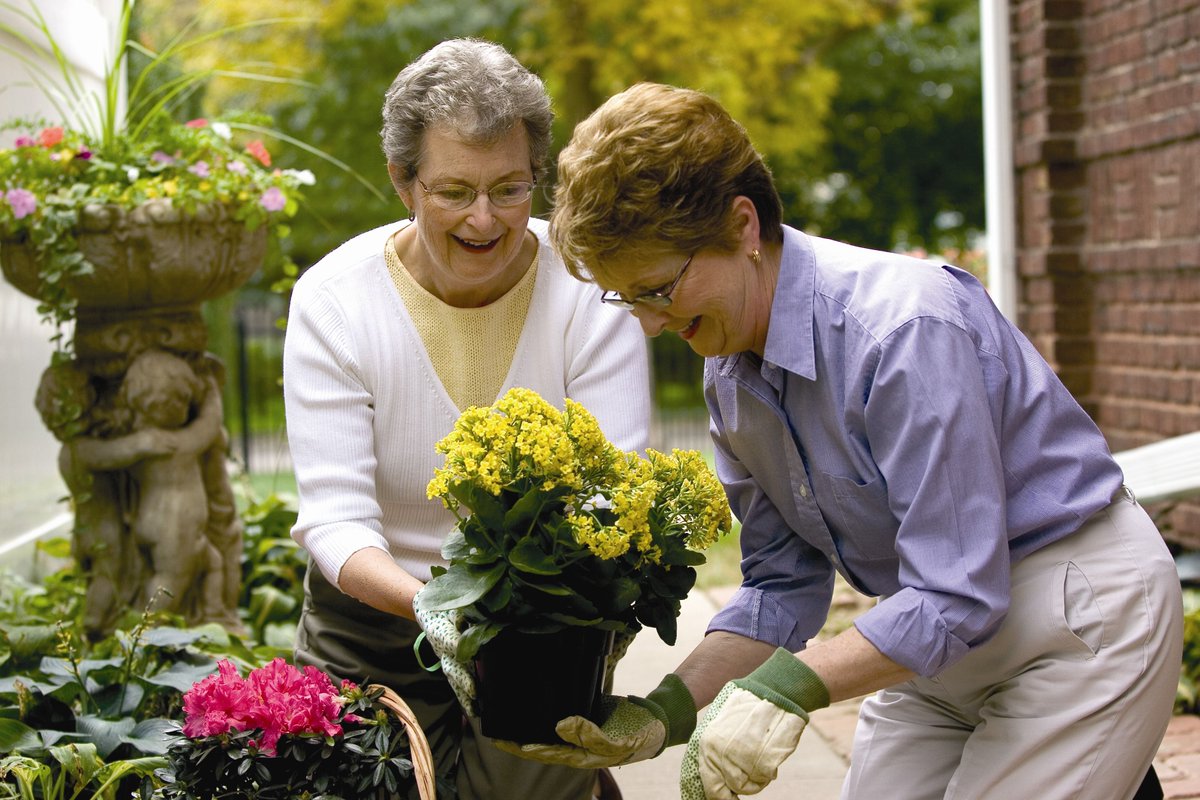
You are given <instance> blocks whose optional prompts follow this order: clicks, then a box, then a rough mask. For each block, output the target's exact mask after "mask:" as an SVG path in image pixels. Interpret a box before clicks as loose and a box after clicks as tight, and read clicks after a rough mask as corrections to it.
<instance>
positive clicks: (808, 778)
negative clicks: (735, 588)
mask: <svg viewBox="0 0 1200 800" xmlns="http://www.w3.org/2000/svg"><path fill="white" fill-rule="evenodd" d="M721 600H722V601H723V598H721ZM718 608H719V606H718V604H717V600H716V599H714V597H713V596H712V595H710V594H708V593H707V592H703V591H694V592H692V594H691V596H689V597H688V599H687V600H686V601H684V603H683V610H682V613H681V614H680V617H679V636H678V640H677V641H676V644H675V646H674V647H668V646H667V645H665V644H663V642H662V640H660V639H659V638H658V634H657V633H655V632H654V631H653V630H644V631H643V632H642V633H640V634H638V637H637V638H636V639H634V641H633V644H632V645H630V647H629V652H628V653H626V654H625V658H623V659H622V660H621V663H620V665H619V666H618V667H617V672H616V675H615V677H614V679H613V683H614V690H615V693H616V694H639V695H644V694H645V693H646V692H649V691H650V690H651V689H653V688H654V687H655V686H657V685H658V682H659V681H660V680H661V679H662V676H663V675H666V674H667V673H668V672H671V671H672V670H674V669H675V667H676V666H678V665H679V662H680V661H682V660H683V659H684V657H685V656H687V654H688V653H690V652H691V651H692V648H693V647H695V646H696V644H697V643H699V641H700V640H701V639H702V638H704V631H705V629H706V628H707V627H708V621H709V620H710V619H712V617H713V615H714V614H715V613H716V612H717V609H718ZM857 714H858V702H857V701H850V702H848V703H839V704H837V705H835V706H832V707H831V708H827V709H822V710H821V711H818V712H816V713H815V714H813V715H812V719H811V721H810V724H809V726H808V729H807V730H806V731H805V732H804V735H803V736H801V737H800V745H799V747H797V748H796V752H795V753H793V754H792V756H791V758H789V759H788V760H787V761H786V762H784V764H783V767H782V769H781V770H780V773H779V778H778V779H777V780H775V781H774V782H773V783H772V784H771V785H769V786H768V787H767V788H766V789H764V790H763V791H762V792H760V793H759V794H756V795H754V797H755V798H761V799H762V800H794V799H795V798H797V797H803V798H805V800H837V798H838V796H839V794H840V792H841V787H842V779H843V778H844V777H845V775H846V766H847V764H848V760H847V759H848V756H849V752H850V736H851V735H852V733H853V730H854V722H855V720H856V719H857ZM682 758H683V747H682V746H681V747H672V748H669V749H667V750H666V751H664V752H663V754H662V755H660V756H659V757H658V758H655V759H651V760H649V761H642V762H639V763H637V764H629V765H628V766H624V767H617V768H616V769H614V770H613V776H614V777H615V778H616V780H617V784H618V785H619V786H620V787H621V793H622V795H624V798H625V800H664V799H665V798H671V797H678V796H679V764H680V761H681V760H682Z"/></svg>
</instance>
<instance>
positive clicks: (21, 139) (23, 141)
mask: <svg viewBox="0 0 1200 800" xmlns="http://www.w3.org/2000/svg"><path fill="white" fill-rule="evenodd" d="M13 144H15V145H16V146H17V147H33V146H34V145H35V144H37V142H35V141H34V140H33V137H32V136H18V137H17V140H16V141H15V142H13Z"/></svg>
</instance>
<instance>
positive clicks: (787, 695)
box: [679, 647, 829, 800]
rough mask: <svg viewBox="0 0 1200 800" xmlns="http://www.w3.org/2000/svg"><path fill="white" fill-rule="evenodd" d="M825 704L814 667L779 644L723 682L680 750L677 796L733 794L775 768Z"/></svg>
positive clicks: (754, 788) (691, 799)
mask: <svg viewBox="0 0 1200 800" xmlns="http://www.w3.org/2000/svg"><path fill="white" fill-rule="evenodd" d="M827 705H829V691H828V690H827V689H826V688H825V684H824V683H823V682H822V681H821V679H820V677H818V676H817V673H815V672H813V671H812V670H811V669H809V668H808V666H807V665H806V664H805V663H804V662H802V661H801V660H800V659H798V658H796V657H795V656H794V655H792V654H791V653H789V652H788V651H787V650H785V649H783V648H782V647H781V648H779V649H778V650H776V651H775V652H774V653H772V654H771V657H770V658H768V659H767V660H766V661H764V662H763V664H762V666H760V667H759V668H758V669H756V670H754V671H753V672H751V673H750V674H749V675H747V676H746V677H745V678H739V679H737V680H734V681H730V682H729V683H727V684H725V686H724V687H723V688H722V689H721V692H720V693H719V694H718V695H717V698H716V699H715V700H713V702H712V705H710V706H709V707H708V711H707V712H706V713H705V715H704V719H703V720H702V721H701V722H700V725H699V726H698V727H697V728H696V731H695V733H693V734H692V737H691V739H690V740H689V741H688V746H687V750H685V751H684V755H683V765H682V766H681V767H680V774H679V795H680V798H681V800H705V798H707V800H733V798H736V797H737V796H738V795H742V794H755V793H757V792H761V791H762V790H763V788H764V787H766V785H767V784H768V783H770V782H771V781H773V780H775V777H776V776H777V775H778V774H779V765H780V764H782V763H783V761H784V759H786V758H787V757H788V756H790V755H791V754H792V752H793V751H795V749H796V745H797V744H799V742H800V734H801V733H803V732H804V726H806V725H807V724H808V712H809V711H815V710H817V709H818V708H824V707H825V706H827Z"/></svg>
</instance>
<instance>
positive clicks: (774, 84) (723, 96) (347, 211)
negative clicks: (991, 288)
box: [137, 0, 984, 406]
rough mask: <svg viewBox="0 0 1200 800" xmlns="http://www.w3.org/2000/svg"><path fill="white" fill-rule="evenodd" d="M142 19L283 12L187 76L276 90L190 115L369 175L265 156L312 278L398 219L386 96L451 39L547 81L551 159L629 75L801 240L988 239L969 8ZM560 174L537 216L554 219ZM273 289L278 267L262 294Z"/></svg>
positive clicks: (797, 2)
mask: <svg viewBox="0 0 1200 800" xmlns="http://www.w3.org/2000/svg"><path fill="white" fill-rule="evenodd" d="M137 9H138V13H139V14H140V18H139V31H140V35H141V36H142V37H143V39H144V40H145V41H146V43H147V44H148V45H149V46H151V47H156V48H157V47H161V46H162V44H163V43H164V42H165V41H167V40H169V38H170V37H171V36H173V35H175V34H177V33H178V32H179V31H180V30H182V29H184V27H185V26H187V25H197V26H199V27H200V28H201V29H203V28H204V27H205V26H211V27H212V28H214V29H215V28H220V27H224V26H228V25H231V24H234V25H237V24H243V23H249V22H251V21H252V20H257V19H262V18H264V17H279V18H287V20H288V21H287V22H286V23H285V24H280V25H273V26H267V27H248V28H247V29H246V30H245V32H244V36H242V37H241V39H240V40H239V41H238V42H236V43H235V44H234V45H233V46H232V47H231V46H230V45H229V44H228V43H223V44H222V47H221V51H220V52H219V53H214V52H207V51H205V50H204V49H203V48H197V49H195V50H193V51H189V53H188V58H189V59H190V60H191V63H190V64H189V65H188V66H189V67H192V68H194V67H195V66H198V65H199V66H204V65H210V64H215V63H217V60H218V59H219V60H220V62H221V63H231V62H232V63H235V64H244V65H255V66H256V67H258V68H259V69H261V68H262V66H263V65H264V64H268V63H269V64H271V65H272V68H273V69H274V70H275V71H276V74H278V76H279V78H280V80H281V83H280V84H278V85H276V86H266V87H264V86H263V85H262V84H256V83H250V82H245V81H238V80H237V79H236V75H231V76H224V75H219V76H217V79H216V80H214V81H213V83H212V85H211V86H210V88H209V89H208V90H207V92H206V94H205V96H204V97H202V98H192V100H191V101H190V102H192V103H193V104H194V106H195V107H196V109H197V113H200V112H201V111H204V110H208V111H209V112H210V113H213V112H216V111H218V110H221V111H225V110H229V109H232V108H238V107H241V108H248V109H253V110H257V111H263V112H266V113H268V114H270V115H272V116H273V117H274V119H275V125H276V127H277V128H278V129H279V130H281V131H286V133H287V134H288V135H290V136H292V137H294V138H296V139H299V140H302V141H304V142H308V143H310V144H311V145H314V146H316V147H318V148H320V149H322V150H323V151H325V152H327V153H329V154H330V155H331V156H333V157H334V158H336V159H338V160H339V161H340V162H343V163H344V164H345V165H346V166H348V167H349V168H351V169H352V170H353V171H354V172H355V173H357V175H358V176H359V177H356V176H355V175H352V174H350V173H348V172H347V171H345V170H344V169H339V168H338V167H335V166H333V165H331V164H329V163H327V162H325V161H322V160H319V159H316V158H314V157H313V156H312V155H310V154H309V153H307V152H305V151H303V150H301V149H297V148H295V147H287V146H286V145H278V144H275V145H272V151H273V152H277V153H278V157H277V163H279V164H280V166H283V167H295V168H306V169H311V170H312V171H313V172H314V173H316V176H317V183H316V185H315V186H313V187H312V188H311V189H310V190H309V191H308V192H307V196H306V201H305V207H304V208H303V210H302V211H301V214H300V215H299V216H298V217H297V218H296V219H295V221H294V224H293V229H292V235H291V237H290V239H289V241H288V244H287V246H288V247H289V248H290V250H289V255H290V256H291V258H292V259H293V260H294V261H295V263H296V264H298V265H299V267H300V268H301V269H303V268H304V267H306V266H308V265H310V264H312V263H314V262H315V261H316V260H318V259H319V258H320V257H321V256H322V255H324V254H325V253H326V252H328V251H329V250H331V249H332V248H334V247H335V246H337V245H338V244H339V243H341V242H342V241H344V240H346V239H348V238H349V237H351V236H353V235H354V234H356V233H358V232H360V231H363V230H367V229H369V228H371V227H374V226H376V225H381V224H386V223H387V222H389V221H392V220H395V219H398V218H400V217H402V216H404V215H405V214H406V211H405V209H404V208H403V206H402V205H401V203H400V201H399V200H398V199H396V198H395V197H394V193H393V192H392V190H391V187H390V185H389V183H388V180H387V173H386V168H385V163H384V159H383V155H382V153H381V152H380V149H379V127H380V106H381V105H382V99H383V94H384V91H385V90H386V88H387V86H388V85H389V84H390V83H391V81H392V79H393V78H394V77H395V74H396V72H398V71H399V70H400V69H401V68H402V67H403V66H404V65H405V64H407V63H408V62H409V61H410V60H412V59H413V58H414V57H416V56H417V55H419V54H420V53H421V52H423V51H424V50H426V49H428V48H429V47H430V46H432V45H433V44H435V43H436V42H438V41H441V40H443V39H446V38H451V37H457V36H478V37H482V38H487V39H491V40H494V41H497V42H500V43H501V44H503V45H505V46H506V47H507V48H508V49H509V50H511V51H512V52H513V53H514V55H516V56H517V58H518V59H520V60H521V61H522V62H523V63H524V64H526V65H527V66H528V67H530V68H531V69H533V70H534V71H536V72H537V73H538V74H540V75H541V76H542V78H543V79H544V80H545V82H546V85H547V87H548V88H549V90H550V93H551V95H552V97H553V100H554V106H555V110H556V113H557V121H556V130H555V135H554V144H555V146H556V147H561V146H562V145H563V144H565V143H566V141H567V140H568V139H569V137H570V132H571V130H572V129H573V128H574V125H575V124H576V123H577V122H578V121H579V120H580V119H582V118H583V117H585V116H587V114H589V113H590V112H591V111H592V110H593V109H594V108H596V106H598V105H599V104H600V103H601V102H603V101H604V100H605V99H606V98H607V97H609V96H611V95H612V94H614V93H616V92H618V91H620V90H622V89H624V88H626V87H627V86H629V85H631V84H633V83H635V82H637V81H640V80H653V81H660V82H665V83H671V84H675V85H682V86H689V87H691V88H695V89H699V90H702V91H705V92H708V93H710V94H712V95H714V96H715V97H717V98H718V99H719V100H720V101H721V102H722V103H723V104H724V105H725V106H726V107H727V108H728V109H729V110H730V112H731V113H732V114H733V115H734V116H735V117H736V118H737V119H738V120H740V121H741V122H742V123H743V124H744V125H745V126H746V128H747V130H748V132H749V133H750V136H751V138H752V139H753V141H754V142H755V144H756V146H757V147H758V148H759V150H760V151H761V152H763V153H764V155H765V156H766V157H767V159H768V162H769V163H770V165H771V167H772V169H773V171H774V173H775V176H776V179H777V181H778V184H779V186H780V189H781V192H782V194H783V196H784V202H785V207H786V219H787V220H788V221H789V222H790V223H791V224H793V225H795V226H797V227H800V228H803V229H805V230H808V231H809V232H812V233H815V234H820V235H825V236H831V237H834V238H839V239H843V240H845V241H848V242H852V243H856V244H862V245H866V246H872V247H878V248H882V249H917V248H924V249H927V250H930V251H935V252H936V251H941V250H943V249H945V248H949V247H955V248H965V247H970V246H972V245H973V242H974V240H975V239H976V238H977V237H978V236H979V232H980V231H981V230H982V228H983V224H984V208H983V155H982V141H983V134H982V119H981V114H982V111H981V88H980V80H981V78H980V75H981V73H980V59H979V21H978V15H979V12H978V5H977V2H976V0H757V1H756V2H755V3H751V4H747V3H743V2H735V1H734V0H602V1H600V2H597V0H438V1H437V2H433V1H432V0H407V1H404V0H400V1H397V0H260V2H258V3H254V4H247V3H245V2H244V0H141V1H140V2H139V3H138V6H137ZM193 20H194V21H193ZM234 72H236V70H234ZM285 81H286V82H285ZM548 177H549V180H548V181H547V185H544V186H542V187H541V191H540V192H539V193H538V194H537V195H536V196H535V208H534V210H535V213H537V214H539V215H543V214H545V213H546V212H548V210H549V201H548V199H549V198H550V197H551V196H552V186H551V185H549V184H550V183H551V182H552V181H553V174H552V173H551V175H550V176H548ZM360 178H361V179H362V180H365V181H366V182H367V183H369V184H370V185H371V187H372V188H371V190H368V189H367V187H366V186H364V185H363V183H362V182H361V181H360ZM381 198H387V199H386V200H384V199H381ZM280 277H281V276H280V275H279V274H273V273H271V272H269V271H268V272H267V273H266V274H264V276H263V277H262V278H261V279H260V281H259V283H258V286H259V287H260V288H261V287H267V286H270V285H271V284H272V283H274V282H276V281H278V279H279V278H280ZM246 291H247V292H248V293H253V291H254V287H250V288H249V289H247V290H246ZM653 348H654V353H655V370H656V379H657V380H656V383H657V393H658V400H659V402H660V404H663V405H667V406H692V405H695V404H697V403H698V402H700V399H699V388H700V387H699V384H700V380H699V370H700V360H699V359H698V358H695V357H693V356H692V355H691V352H690V350H689V349H688V348H687V346H686V345H685V344H684V343H683V342H682V341H680V340H678V339H677V338H675V337H660V338H659V339H656V340H655V341H654V344H653ZM222 355H223V354H222ZM227 362H228V359H227ZM235 402H236V401H235Z"/></svg>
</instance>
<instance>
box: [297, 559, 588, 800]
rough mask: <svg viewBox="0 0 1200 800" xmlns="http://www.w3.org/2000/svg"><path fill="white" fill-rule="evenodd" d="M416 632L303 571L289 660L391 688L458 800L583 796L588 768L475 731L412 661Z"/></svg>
mask: <svg viewBox="0 0 1200 800" xmlns="http://www.w3.org/2000/svg"><path fill="white" fill-rule="evenodd" d="M420 633H421V628H420V626H418V625H417V624H416V623H415V622H412V621H410V620H406V619H403V618H401V617H396V616H393V615H391V614H387V613H384V612H382V611H379V610H377V609H374V608H372V607H370V606H368V605H366V604H365V603H360V602H359V601H357V600H355V599H354V598H352V597H350V596H348V595H346V594H343V593H342V592H341V591H339V590H338V589H337V588H335V587H334V586H333V585H331V584H330V583H329V581H327V580H325V577H324V576H323V575H321V572H320V570H318V569H316V568H315V567H313V568H310V569H309V570H308V575H307V577H306V579H305V592H304V608H303V610H302V612H301V615H300V627H299V630H297V632H296V651H295V659H296V663H297V664H299V665H306V664H312V665H313V666H315V667H319V668H320V669H323V670H325V671H326V672H327V673H329V674H330V676H331V677H333V678H334V682H335V683H337V682H340V681H341V680H342V679H349V680H352V681H354V682H355V683H359V684H370V683H381V684H384V685H385V686H388V687H390V688H392V689H393V690H394V691H395V692H396V693H397V694H399V695H400V696H401V697H402V698H403V699H404V702H405V703H407V704H408V705H409V706H410V707H411V708H412V710H413V713H415V714H416V715H417V719H418V720H419V721H420V723H421V729H422V730H423V731H424V732H425V736H426V738H428V739H429V745H430V748H431V749H432V750H433V760H434V763H435V764H436V765H437V769H438V774H439V775H440V776H441V778H442V779H443V780H446V781H449V782H450V783H451V784H453V785H455V786H456V787H457V790H458V798H459V800H508V799H510V798H527V799H528V800H533V799H534V798H537V800H590V798H591V797H592V788H593V786H594V783H595V780H596V773H595V771H594V770H580V769H573V768H571V767H558V766H549V765H546V764H540V763H538V762H536V761H529V760H527V759H524V758H519V757H517V756H513V755H509V754H508V753H505V752H503V751H502V750H498V749H496V747H495V746H493V745H492V744H491V740H490V739H487V738H486V737H484V736H482V735H480V733H479V731H478V728H477V727H475V726H472V725H471V724H469V723H468V720H467V719H466V717H465V716H464V714H463V713H462V708H461V707H460V706H459V705H458V701H457V700H456V699H455V697H454V692H453V691H452V690H451V689H450V684H449V683H447V682H446V679H445V678H444V677H442V674H441V672H433V673H431V672H426V671H425V670H424V669H423V668H422V667H421V666H420V664H418V663H417V659H416V656H415V655H414V653H413V642H414V641H416V639H417V637H418V636H419V635H420ZM421 660H422V661H424V663H426V664H433V663H434V662H436V661H437V656H436V655H435V654H434V653H433V651H432V649H430V647H429V645H428V644H424V643H423V644H422V649H421ZM529 702H530V703H531V704H532V703H536V702H538V699H537V698H536V697H531V698H529ZM440 796H441V794H440V793H439V797H440Z"/></svg>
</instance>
